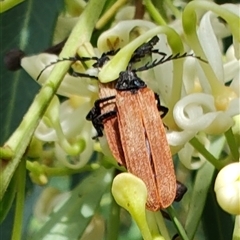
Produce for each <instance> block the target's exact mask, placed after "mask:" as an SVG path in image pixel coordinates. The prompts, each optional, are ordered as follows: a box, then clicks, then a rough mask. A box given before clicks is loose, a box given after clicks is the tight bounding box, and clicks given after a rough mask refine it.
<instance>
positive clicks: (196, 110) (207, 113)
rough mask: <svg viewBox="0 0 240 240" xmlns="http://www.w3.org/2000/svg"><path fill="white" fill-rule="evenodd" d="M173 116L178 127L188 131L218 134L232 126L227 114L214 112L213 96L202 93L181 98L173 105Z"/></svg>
mask: <svg viewBox="0 0 240 240" xmlns="http://www.w3.org/2000/svg"><path fill="white" fill-rule="evenodd" d="M173 115H174V119H175V121H176V123H177V125H178V126H179V127H181V128H182V129H185V130H190V131H196V132H197V131H202V130H205V132H206V133H209V134H219V133H222V132H225V131H226V130H227V129H229V128H230V127H231V126H232V125H233V120H232V119H231V118H230V117H229V116H228V114H227V113H224V112H222V111H216V109H215V106H214V98H213V96H211V95H208V94H204V93H194V94H190V95H188V96H186V97H184V98H182V99H181V100H180V101H179V102H178V103H177V104H176V105H175V107H174V110H173Z"/></svg>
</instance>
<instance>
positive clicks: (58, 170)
mask: <svg viewBox="0 0 240 240" xmlns="http://www.w3.org/2000/svg"><path fill="white" fill-rule="evenodd" d="M35 163H36V162H31V161H27V162H26V168H27V169H28V170H29V171H31V172H35V171H36V170H37V171H42V172H43V173H44V174H46V175H47V176H48V177H49V176H66V175H71V174H76V173H81V172H87V171H95V170H97V169H98V168H99V167H100V165H98V164H96V163H92V164H88V165H85V166H84V167H82V168H79V169H70V168H66V167H48V166H46V165H40V164H35ZM36 168H37V169H36Z"/></svg>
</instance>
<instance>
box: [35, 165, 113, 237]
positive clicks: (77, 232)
mask: <svg viewBox="0 0 240 240" xmlns="http://www.w3.org/2000/svg"><path fill="white" fill-rule="evenodd" d="M111 175H112V172H111V171H109V170H106V169H105V168H103V167H102V168H100V169H99V170H97V171H96V172H93V173H92V174H91V175H90V176H89V177H87V178H86V179H84V180H83V182H81V183H80V184H79V185H78V186H77V187H76V188H75V189H74V190H73V191H72V194H71V197H70V198H69V199H68V200H67V201H66V202H65V203H64V204H63V206H62V207H60V209H58V210H57V211H56V212H54V213H53V214H52V215H51V216H50V219H49V221H47V222H46V223H45V225H44V226H43V227H42V228H41V229H40V231H39V232H38V233H37V234H35V235H34V236H33V238H32V239H34V240H38V239H39V240H40V239H71V240H74V239H80V237H81V236H82V234H83V232H84V231H85V229H86V227H87V226H88V224H89V222H90V221H91V219H92V217H93V216H94V213H95V212H96V210H97V209H98V206H99V203H100V200H101V198H102V195H103V194H104V193H105V191H106V189H107V188H108V187H109V185H110V182H111V179H112V177H111ZM50 237H51V238H50Z"/></svg>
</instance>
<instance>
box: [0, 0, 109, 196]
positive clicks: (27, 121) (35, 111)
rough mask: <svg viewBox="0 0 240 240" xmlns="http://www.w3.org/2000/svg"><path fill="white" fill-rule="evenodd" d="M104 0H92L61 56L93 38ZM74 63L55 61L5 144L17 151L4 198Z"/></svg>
mask: <svg viewBox="0 0 240 240" xmlns="http://www.w3.org/2000/svg"><path fill="white" fill-rule="evenodd" d="M104 3H105V1H104V0H102V1H98V0H91V1H89V2H88V4H87V6H86V8H85V10H84V12H83V13H82V15H81V16H80V17H79V20H78V22H77V24H76V26H75V27H74V29H73V31H72V33H71V34H70V36H69V38H68V40H67V42H66V44H65V46H64V48H63V50H62V53H61V54H60V58H63V57H69V56H74V55H75V53H76V51H77V49H78V47H79V46H80V45H81V44H83V43H84V42H87V41H90V38H91V34H92V31H93V29H94V26H95V23H96V22H97V19H98V17H99V15H100V13H101V10H102V8H103V5H104ZM70 64H71V63H70V62H68V61H66V62H60V63H59V64H56V65H55V67H54V69H53V71H52V72H51V74H50V76H49V78H48V80H47V81H46V83H45V84H44V86H43V87H42V89H41V91H40V92H39V94H38V95H37V96H36V97H35V99H34V102H33V103H32V105H31V106H30V108H29V110H28V112H27V113H26V115H25V116H24V119H23V121H22V122H21V124H20V125H19V127H18V128H17V130H16V131H15V132H14V133H13V135H12V136H11V137H10V138H9V140H8V141H7V143H6V144H5V145H7V146H9V147H10V148H11V149H12V151H14V153H15V154H16V155H15V157H14V159H13V160H12V161H10V162H9V163H8V164H7V165H6V167H4V168H3V169H2V172H1V176H2V179H3V181H2V187H1V189H0V199H2V197H3V194H4V192H5V191H6V188H7V186H8V184H9V182H10V180H11V178H12V176H13V173H14V171H15V169H16V168H17V166H18V164H19V162H20V159H21V158H22V156H23V154H24V152H25V150H26V148H27V146H28V144H29V142H30V139H31V136H32V134H33V132H34V130H35V128H36V127H37V125H38V122H39V119H41V117H42V116H43V114H44V112H45V110H46V109H47V107H48V105H49V104H50V102H51V100H52V98H53V96H54V94H55V93H56V91H57V89H58V87H59V85H60V84H61V81H62V79H63V77H64V75H65V73H66V72H67V71H68V69H69V67H70Z"/></svg>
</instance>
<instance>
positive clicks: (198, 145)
mask: <svg viewBox="0 0 240 240" xmlns="http://www.w3.org/2000/svg"><path fill="white" fill-rule="evenodd" d="M189 143H190V144H191V145H192V146H193V147H194V148H195V149H196V150H198V152H199V153H200V154H202V155H203V156H204V157H205V158H206V159H207V160H208V161H209V162H210V163H211V164H212V165H213V166H214V167H215V168H216V169H218V170H220V169H221V168H223V167H224V166H225V164H224V163H222V162H221V161H218V160H217V159H216V158H215V157H214V156H213V155H212V154H211V153H210V152H209V151H208V150H207V149H206V148H205V147H204V146H203V145H202V144H201V143H200V142H199V140H198V139H197V138H195V137H194V138H192V139H191V140H190V141H189Z"/></svg>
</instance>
